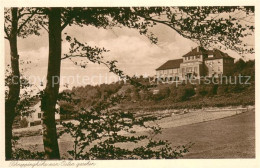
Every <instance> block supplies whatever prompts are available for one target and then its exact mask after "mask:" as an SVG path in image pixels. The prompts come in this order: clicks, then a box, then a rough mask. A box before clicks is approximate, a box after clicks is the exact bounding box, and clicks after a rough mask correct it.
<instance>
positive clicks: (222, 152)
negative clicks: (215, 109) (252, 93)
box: [160, 111, 255, 159]
mask: <svg viewBox="0 0 260 168" xmlns="http://www.w3.org/2000/svg"><path fill="white" fill-rule="evenodd" d="M160 139H167V140H169V141H170V142H172V143H174V144H175V145H181V144H185V143H188V142H193V143H195V144H194V146H193V147H192V148H191V150H190V152H189V153H188V154H187V155H186V156H185V159H187V158H204V159H205V158H254V157H255V112H254V111H249V112H246V113H241V114H238V115H234V116H231V117H227V118H222V119H218V120H214V121H208V122H203V123H197V124H191V125H185V126H180V127H174V128H167V129H164V130H163V133H162V134H161V135H160Z"/></svg>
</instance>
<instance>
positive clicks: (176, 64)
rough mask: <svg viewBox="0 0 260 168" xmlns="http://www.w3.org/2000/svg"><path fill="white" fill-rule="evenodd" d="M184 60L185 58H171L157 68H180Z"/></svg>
mask: <svg viewBox="0 0 260 168" xmlns="http://www.w3.org/2000/svg"><path fill="white" fill-rule="evenodd" d="M182 62H183V59H175V60H169V61H167V62H165V63H164V64H163V65H162V66H160V67H159V68H157V69H156V70H165V69H176V68H180V64H181V63H182Z"/></svg>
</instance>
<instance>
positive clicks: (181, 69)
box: [156, 47, 234, 82]
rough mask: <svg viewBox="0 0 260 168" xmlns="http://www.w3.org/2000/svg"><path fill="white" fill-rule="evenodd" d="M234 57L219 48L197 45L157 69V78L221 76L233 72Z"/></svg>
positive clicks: (172, 79) (162, 79) (175, 79)
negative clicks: (179, 57)
mask: <svg viewBox="0 0 260 168" xmlns="http://www.w3.org/2000/svg"><path fill="white" fill-rule="evenodd" d="M233 65H234V58H232V57H230V56H229V55H228V54H227V53H224V52H222V51H220V50H218V49H213V50H205V49H204V48H202V47H196V48H194V49H192V50H191V51H190V52H188V53H187V54H185V55H183V56H182V59H175V60H169V61H167V62H166V63H164V64H163V65H161V66H160V67H159V68H157V69H156V80H157V81H158V80H160V81H164V82H167V81H181V80H186V79H200V78H201V76H203V77H216V78H217V77H219V76H220V75H229V74H230V73H231V72H232V68H233Z"/></svg>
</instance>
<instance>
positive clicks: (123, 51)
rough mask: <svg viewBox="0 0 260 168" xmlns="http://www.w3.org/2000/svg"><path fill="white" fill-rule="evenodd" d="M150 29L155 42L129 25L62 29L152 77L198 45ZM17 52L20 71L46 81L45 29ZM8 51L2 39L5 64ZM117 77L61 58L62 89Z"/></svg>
mask: <svg viewBox="0 0 260 168" xmlns="http://www.w3.org/2000/svg"><path fill="white" fill-rule="evenodd" d="M151 32H153V33H154V34H155V36H157V37H158V44H151V42H150V41H149V39H148V38H147V37H145V36H143V35H140V34H139V32H138V31H137V30H134V29H129V28H113V29H103V28H99V29H98V28H96V27H93V26H84V27H78V26H70V27H67V28H65V29H64V30H63V34H64V33H67V34H68V35H70V36H72V37H76V38H77V39H78V40H79V41H80V42H86V43H88V44H89V45H91V46H97V47H104V48H105V49H108V50H110V51H109V52H108V53H106V54H105V55H104V56H105V59H107V60H117V61H118V63H117V66H118V68H119V69H121V70H123V71H124V73H125V74H127V75H130V76H132V75H137V76H139V75H143V76H154V75H155V69H156V68H158V67H159V66H160V65H162V64H163V63H165V62H166V61H167V60H171V59H178V58H182V56H183V55H184V54H186V53H187V52H189V51H190V50H191V48H194V47H196V46H197V44H196V43H194V42H192V41H191V40H189V39H186V38H183V37H182V36H180V35H179V34H178V33H176V32H175V31H174V30H172V29H170V28H168V27H166V26H164V25H157V26H155V27H154V28H153V29H152V30H151ZM63 37H65V35H63ZM63 39H64V38H63ZM68 48H69V44H68V43H67V42H66V41H65V40H63V42H62V53H63V54H65V53H67V52H68ZM18 52H19V55H20V60H21V65H20V69H21V71H22V73H23V74H24V75H25V76H26V77H28V78H29V79H30V81H31V82H32V83H34V84H35V85H37V86H39V84H40V82H41V81H42V82H43V83H44V84H45V83H46V82H45V80H46V75H47V64H48V34H47V32H46V31H45V30H42V31H41V35H40V36H35V35H32V36H29V37H28V38H26V39H21V38H19V39H18ZM224 52H227V53H228V54H229V55H230V56H232V57H234V58H236V59H238V58H240V57H241V56H240V55H238V54H237V53H236V52H234V51H224ZM9 53H10V50H9V44H8V41H7V40H5V62H6V65H7V64H9V63H10V54H9ZM247 59H254V55H249V56H248V57H247ZM29 61H30V62H29ZM117 80H118V77H117V76H115V75H114V74H112V73H109V70H108V69H107V68H106V67H105V66H102V65H96V64H93V63H89V64H88V66H87V68H85V69H83V68H80V67H79V66H76V65H74V64H73V63H72V62H71V61H70V60H62V65H61V87H62V88H63V87H64V85H66V84H68V85H69V87H73V86H84V85H86V84H92V85H96V84H101V83H110V82H113V81H117ZM39 87H40V86H39Z"/></svg>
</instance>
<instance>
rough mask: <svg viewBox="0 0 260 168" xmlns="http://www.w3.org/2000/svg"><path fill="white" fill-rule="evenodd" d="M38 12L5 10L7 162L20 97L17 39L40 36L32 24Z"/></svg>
mask: <svg viewBox="0 0 260 168" xmlns="http://www.w3.org/2000/svg"><path fill="white" fill-rule="evenodd" d="M36 12H37V10H36V9H34V10H32V9H31V8H19V9H18V8H11V9H7V8H5V26H4V31H5V35H6V37H5V39H7V40H8V41H9V45H10V55H11V76H10V78H11V80H10V82H9V83H8V89H9V90H8V93H7V98H6V100H5V156H6V160H9V159H11V156H12V142H11V140H12V125H13V121H14V118H15V107H16V105H17V103H18V101H19V95H20V70H19V54H18V49H17V37H18V36H19V37H22V38H25V37H27V36H28V35H31V34H36V35H39V33H38V30H39V29H40V27H39V26H38V24H32V22H35V21H36V20H37V19H39V18H35V17H34V16H35V14H36Z"/></svg>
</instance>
